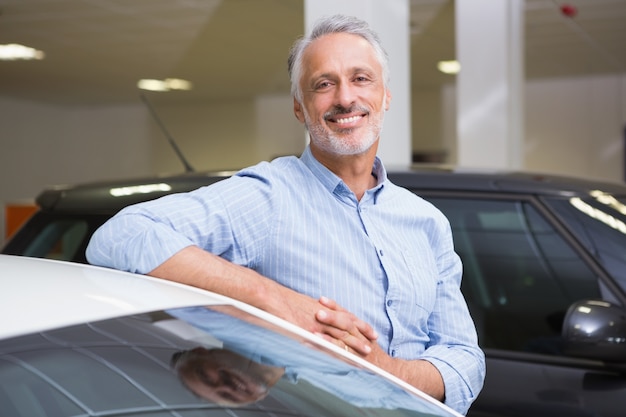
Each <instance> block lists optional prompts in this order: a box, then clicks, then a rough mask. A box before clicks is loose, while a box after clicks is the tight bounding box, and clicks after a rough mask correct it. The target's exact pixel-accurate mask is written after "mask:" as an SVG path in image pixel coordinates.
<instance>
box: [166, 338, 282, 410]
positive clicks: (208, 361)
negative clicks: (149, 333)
mask: <svg viewBox="0 0 626 417" xmlns="http://www.w3.org/2000/svg"><path fill="white" fill-rule="evenodd" d="M175 369H176V372H177V373H178V375H179V377H180V378H181V380H182V381H183V382H184V383H185V385H186V386H187V387H188V388H189V389H191V390H192V391H193V392H195V393H196V394H197V395H199V396H200V397H202V398H206V399H207V400H209V401H212V402H215V403H217V404H221V405H232V406H234V405H244V404H250V403H253V402H256V401H260V400H261V399H263V398H265V397H266V396H267V394H268V393H269V390H270V388H271V387H272V386H273V385H274V384H275V383H276V381H277V380H278V379H279V378H280V377H281V376H282V375H283V373H284V370H283V369H282V368H277V367H270V366H266V365H261V364H258V363H256V362H253V361H251V360H250V359H248V358H245V357H243V356H240V355H238V354H236V353H234V352H231V351H228V350H223V349H212V350H207V349H204V348H196V349H193V350H190V351H187V352H184V353H183V354H182V355H181V356H180V357H179V358H178V361H177V363H176V365H175Z"/></svg>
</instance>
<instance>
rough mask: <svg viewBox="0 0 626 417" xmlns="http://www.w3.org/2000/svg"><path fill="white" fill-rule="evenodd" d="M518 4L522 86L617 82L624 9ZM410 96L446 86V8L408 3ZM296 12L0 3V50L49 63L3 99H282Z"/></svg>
mask: <svg viewBox="0 0 626 417" xmlns="http://www.w3.org/2000/svg"><path fill="white" fill-rule="evenodd" d="M563 3H564V2H558V1H554V0H527V1H526V2H525V10H526V12H525V48H526V54H525V59H526V69H525V73H526V76H527V77H528V78H543V77H562V76H578V75H588V74H597V73H616V72H625V68H626V48H625V47H624V45H625V44H626V0H571V1H569V2H567V4H569V5H571V6H573V7H575V8H576V10H577V14H576V15H575V16H574V17H567V16H565V15H564V14H563V13H562V12H561V10H560V6H561V5H562V4H563ZM410 5H411V6H410V7H411V16H410V20H411V33H412V35H411V36H412V37H411V54H412V58H411V62H412V74H411V77H412V80H413V84H414V85H413V88H414V89H419V88H437V87H438V86H439V85H441V84H442V83H450V82H454V77H451V76H446V75H443V74H441V73H439V72H438V71H437V70H436V63H437V61H438V60H441V59H451V58H453V57H454V48H455V45H454V44H455V42H454V1H452V0H411V1H410ZM303 27H304V23H303V3H302V1H300V0H3V2H2V3H1V4H0V43H11V42H16V43H22V44H26V45H28V46H32V47H35V48H38V49H41V50H44V51H45V52H46V58H45V59H44V60H41V61H32V62H26V61H13V62H0V95H2V96H7V97H14V98H19V99H23V100H33V101H38V102H44V103H54V104H57V105H58V104H66V105H86V104H110V103H123V102H129V101H131V102H132V101H137V100H138V95H139V91H138V90H137V89H136V83H137V80H138V79H139V78H166V77H178V78H186V79H189V80H191V81H192V82H193V83H194V86H195V88H194V90H193V91H191V92H177V93H168V94H167V95H161V96H159V100H164V101H203V100H219V99H227V98H234V97H242V96H254V95H257V94H271V93H287V92H288V91H289V83H288V79H287V74H286V64H285V60H286V55H287V51H288V49H289V47H290V45H291V43H292V41H293V40H294V39H295V38H296V37H297V36H299V35H301V33H302V31H303Z"/></svg>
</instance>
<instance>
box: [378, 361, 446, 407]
mask: <svg viewBox="0 0 626 417" xmlns="http://www.w3.org/2000/svg"><path fill="white" fill-rule="evenodd" d="M388 358H389V359H388V360H386V361H385V363H384V364H383V365H382V366H381V367H382V368H383V369H385V370H386V371H387V372H389V373H391V374H393V375H395V376H397V377H398V378H400V379H402V380H403V381H406V382H408V383H409V384H411V385H413V386H414V387H415V388H417V389H419V390H421V391H423V392H425V393H426V394H428V395H430V396H431V397H433V398H436V399H437V400H439V401H444V399H445V386H444V383H443V378H442V377H441V374H440V373H439V370H437V368H436V367H435V365H433V364H432V363H430V362H428V361H426V360H404V359H394V358H391V357H388Z"/></svg>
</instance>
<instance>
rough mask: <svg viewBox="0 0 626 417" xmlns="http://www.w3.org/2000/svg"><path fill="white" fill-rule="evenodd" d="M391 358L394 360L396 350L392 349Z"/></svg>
mask: <svg viewBox="0 0 626 417" xmlns="http://www.w3.org/2000/svg"><path fill="white" fill-rule="evenodd" d="M391 356H392V357H394V358H395V357H396V350H395V349H393V350H392V351H391Z"/></svg>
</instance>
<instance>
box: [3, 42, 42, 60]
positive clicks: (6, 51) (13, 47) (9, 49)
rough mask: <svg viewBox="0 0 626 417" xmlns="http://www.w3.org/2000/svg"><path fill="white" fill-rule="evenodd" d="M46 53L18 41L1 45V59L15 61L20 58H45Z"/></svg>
mask: <svg viewBox="0 0 626 417" xmlns="http://www.w3.org/2000/svg"><path fill="white" fill-rule="evenodd" d="M44 56H45V54H44V53H43V51H39V50H37V49H34V48H30V47H28V46H24V45H20V44H17V43H10V44H7V45H0V60H2V61H15V60H18V59H43V58H44Z"/></svg>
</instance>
